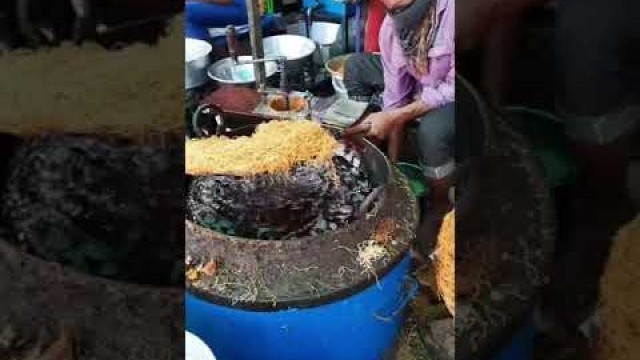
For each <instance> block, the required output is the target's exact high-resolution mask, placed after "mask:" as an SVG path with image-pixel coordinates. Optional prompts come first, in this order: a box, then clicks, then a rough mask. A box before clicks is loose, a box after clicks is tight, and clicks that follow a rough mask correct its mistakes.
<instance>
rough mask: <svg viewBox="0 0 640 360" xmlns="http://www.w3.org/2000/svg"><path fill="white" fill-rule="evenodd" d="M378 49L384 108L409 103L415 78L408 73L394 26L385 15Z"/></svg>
mask: <svg viewBox="0 0 640 360" xmlns="http://www.w3.org/2000/svg"><path fill="white" fill-rule="evenodd" d="M380 51H381V58H382V67H383V69H384V91H383V93H382V100H383V103H384V108H385V109H397V108H400V107H403V106H405V105H407V104H409V103H410V102H411V101H412V100H413V94H415V90H416V89H415V79H414V78H413V77H412V76H411V73H409V70H408V68H407V63H406V59H405V58H404V56H401V55H402V49H401V48H400V45H399V44H398V43H397V41H396V38H395V28H394V26H393V24H392V23H391V21H390V19H389V18H388V17H387V18H385V19H384V21H383V23H382V27H381V29H380Z"/></svg>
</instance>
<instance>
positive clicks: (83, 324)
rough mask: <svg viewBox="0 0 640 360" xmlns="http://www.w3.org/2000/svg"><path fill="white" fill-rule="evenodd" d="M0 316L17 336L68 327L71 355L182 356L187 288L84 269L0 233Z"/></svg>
mask: <svg viewBox="0 0 640 360" xmlns="http://www.w3.org/2000/svg"><path fill="white" fill-rule="evenodd" d="M0 293H1V294H2V296H0V309H1V310H0V324H3V325H11V326H13V327H14V328H15V329H16V330H17V331H18V332H19V335H20V336H21V337H24V338H35V337H37V336H38V333H39V331H42V329H45V328H49V329H55V330H58V329H60V328H61V327H63V326H64V327H67V328H68V329H69V330H70V331H71V333H72V334H73V337H74V342H75V343H76V344H77V345H76V347H77V349H76V357H75V359H76V360H85V359H86V360H89V359H130V358H135V359H144V360H158V359H181V358H183V357H184V354H183V352H184V350H183V345H182V343H181V342H177V341H176V339H179V338H182V336H183V334H184V332H183V328H184V320H183V309H184V301H183V295H184V292H183V290H182V289H179V288H159V287H148V286H138V285H131V284H124V283H119V282H114V281H109V280H105V279H102V278H97V277H92V276H89V275H84V274H81V273H78V272H75V271H73V270H70V269H69V268H66V267H62V266H60V265H59V264H57V263H53V262H46V261H43V260H41V259H39V258H36V257H33V256H30V255H28V254H26V253H24V252H22V251H20V250H18V249H17V248H15V247H13V246H12V245H9V244H8V243H7V242H6V241H4V240H3V239H1V238H0Z"/></svg>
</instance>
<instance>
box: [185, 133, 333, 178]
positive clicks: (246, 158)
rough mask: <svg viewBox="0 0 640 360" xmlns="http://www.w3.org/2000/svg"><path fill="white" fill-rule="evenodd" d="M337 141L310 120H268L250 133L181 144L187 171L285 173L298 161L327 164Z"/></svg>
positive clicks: (250, 173) (207, 172)
mask: <svg viewBox="0 0 640 360" xmlns="http://www.w3.org/2000/svg"><path fill="white" fill-rule="evenodd" d="M337 146H338V142H337V141H336V139H334V138H333V137H332V136H331V134H329V132H327V131H326V130H325V129H323V128H322V126H320V124H317V123H314V122H311V121H271V122H268V123H265V124H260V125H259V126H258V127H257V129H256V132H255V133H254V134H253V135H252V136H250V137H247V136H243V137H238V138H233V139H232V138H228V137H224V136H220V137H211V138H206V139H192V140H188V141H187V142H186V144H185V172H186V173H187V174H189V175H194V176H197V175H213V174H224V175H234V176H252V175H257V174H263V173H268V174H276V173H285V172H288V171H289V170H291V169H292V168H293V167H294V166H296V165H300V164H309V163H317V164H328V163H330V162H331V159H332V157H333V155H334V152H335V150H336V148H337Z"/></svg>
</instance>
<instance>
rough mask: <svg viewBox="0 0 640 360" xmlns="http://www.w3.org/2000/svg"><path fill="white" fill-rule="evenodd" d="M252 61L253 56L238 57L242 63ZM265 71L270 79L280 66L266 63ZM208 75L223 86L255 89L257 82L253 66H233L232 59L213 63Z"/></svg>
mask: <svg viewBox="0 0 640 360" xmlns="http://www.w3.org/2000/svg"><path fill="white" fill-rule="evenodd" d="M252 59H253V57H251V56H238V60H239V61H241V62H242V61H246V60H252ZM265 71H266V76H267V79H268V78H270V77H271V76H273V74H275V73H276V72H277V71H278V66H277V64H276V63H275V62H266V63H265ZM207 75H209V77H210V78H211V79H212V80H214V81H217V82H219V83H222V84H231V85H241V86H247V87H253V85H254V84H255V81H256V77H255V74H254V72H253V64H242V65H233V63H232V61H231V58H224V59H222V60H218V61H216V62H215V63H213V65H211V66H209V69H208V70H207Z"/></svg>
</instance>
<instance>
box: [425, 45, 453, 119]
mask: <svg viewBox="0 0 640 360" xmlns="http://www.w3.org/2000/svg"><path fill="white" fill-rule="evenodd" d="M455 78H456V70H455V55H453V54H452V55H451V68H450V69H449V71H448V72H447V75H446V77H445V79H444V81H442V82H441V83H439V84H438V85H436V86H431V85H426V84H423V85H422V95H421V97H420V99H421V100H422V102H424V103H425V104H426V105H427V106H428V107H429V108H430V109H433V108H437V107H440V106H442V105H444V104H447V103H449V102H453V101H455V94H456V88H455Z"/></svg>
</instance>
